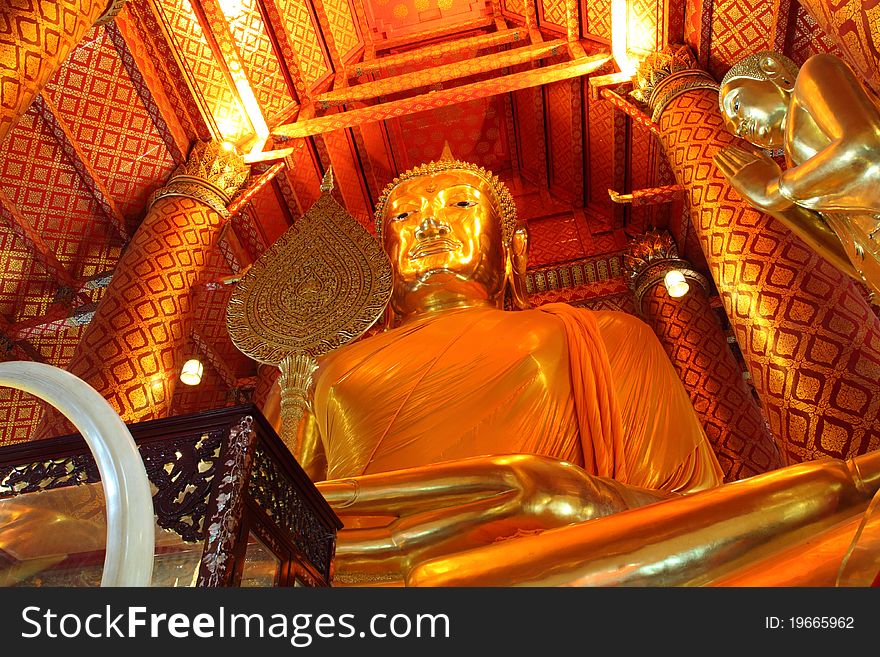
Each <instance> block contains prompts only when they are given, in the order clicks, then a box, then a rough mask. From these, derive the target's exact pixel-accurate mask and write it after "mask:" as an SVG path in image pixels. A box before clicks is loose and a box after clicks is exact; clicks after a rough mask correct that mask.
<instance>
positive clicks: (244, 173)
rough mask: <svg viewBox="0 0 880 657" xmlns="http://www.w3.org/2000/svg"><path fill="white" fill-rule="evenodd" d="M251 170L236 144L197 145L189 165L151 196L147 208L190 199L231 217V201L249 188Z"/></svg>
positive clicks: (187, 162) (204, 143) (191, 153)
mask: <svg viewBox="0 0 880 657" xmlns="http://www.w3.org/2000/svg"><path fill="white" fill-rule="evenodd" d="M249 175H250V167H249V166H248V165H247V164H246V163H245V161H244V158H242V156H241V155H239V154H238V152H236V150H235V147H234V146H233V145H232V144H228V143H225V142H217V141H208V142H196V144H195V145H194V146H193V148H192V151H190V154H189V157H188V158H187V160H186V163H184V164H182V165H181V166H179V167H178V168H177V169H176V170H175V171H174V173H173V174H172V175H171V178H170V180H169V181H168V184H167V185H165V186H164V187H162V188H161V189H158V190H156V191H155V192H153V194H152V195H151V196H150V199H149V201H148V204H147V207H150V206H152V205H153V203H155V202H156V201H158V200H159V199H161V198H166V197H169V196H186V197H188V198H191V199H194V200H196V201H199V202H200V203H204V204H205V205H207V206H208V207H210V208H212V209H213V210H215V211H216V212H217V213H219V214H220V216H222V217H224V218H225V217H228V215H229V213H228V212H227V210H226V208H227V206H228V205H229V201H230V200H231V199H232V197H233V196H234V195H235V194H236V192H238V191H239V190H240V189H241V188H242V187H243V186H244V184H245V182H246V181H247V179H248V176H249Z"/></svg>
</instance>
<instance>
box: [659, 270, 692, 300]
mask: <svg viewBox="0 0 880 657" xmlns="http://www.w3.org/2000/svg"><path fill="white" fill-rule="evenodd" d="M663 284H664V285H665V286H666V291H667V292H668V293H669V296H671V297H673V298H678V297H683V296H684V295H685V294H687V292H688V290H689V289H690V288H691V286H690V285H688V282H687V281H686V280H685V278H684V274H682V273H681V272H680V271H679V270H678V269H670V270H669V271H668V272H666V276H664V277H663Z"/></svg>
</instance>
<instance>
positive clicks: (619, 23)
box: [611, 0, 638, 76]
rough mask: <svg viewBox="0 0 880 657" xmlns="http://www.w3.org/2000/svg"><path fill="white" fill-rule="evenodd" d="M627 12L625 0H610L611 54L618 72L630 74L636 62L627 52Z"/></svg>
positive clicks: (634, 69)
mask: <svg viewBox="0 0 880 657" xmlns="http://www.w3.org/2000/svg"><path fill="white" fill-rule="evenodd" d="M628 13H629V9H628V7H627V3H626V0H611V54H612V55H613V56H614V61H615V62H616V63H617V67H618V68H619V69H620V72H621V73H623V74H625V75H627V76H632V75H634V74H635V72H636V69H637V68H638V62H637V61H635V60H633V59H632V58H631V57H630V56H629V53H628V52H627V38H628V36H629V35H628V34H627V31H628V30H627V27H628V26H627V23H628V22H629V21H628V20H627V18H628V17H627V14H628Z"/></svg>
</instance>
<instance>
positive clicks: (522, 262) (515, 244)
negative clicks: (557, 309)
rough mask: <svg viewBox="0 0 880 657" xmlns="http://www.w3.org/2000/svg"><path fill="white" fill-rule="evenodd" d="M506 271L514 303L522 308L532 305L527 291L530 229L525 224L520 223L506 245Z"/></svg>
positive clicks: (508, 286)
mask: <svg viewBox="0 0 880 657" xmlns="http://www.w3.org/2000/svg"><path fill="white" fill-rule="evenodd" d="M504 253H505V263H504V273H505V278H506V279H507V288H508V290H509V291H510V299H511V301H512V302H513V305H514V306H516V307H517V308H519V309H520V310H526V309H527V308H530V307H531V304H530V303H529V295H528V292H527V291H526V267H527V266H528V255H529V231H528V229H527V228H526V226H525V224H518V225H517V227H516V229H515V230H514V232H513V238H512V239H511V240H510V244H508V245H506V246H505V247H504Z"/></svg>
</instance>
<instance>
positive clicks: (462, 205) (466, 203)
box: [449, 201, 477, 208]
mask: <svg viewBox="0 0 880 657" xmlns="http://www.w3.org/2000/svg"><path fill="white" fill-rule="evenodd" d="M476 204H477V202H476V201H457V202H455V203H450V204H449V205H450V207H454V208H472V207H474V206H475V205H476Z"/></svg>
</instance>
